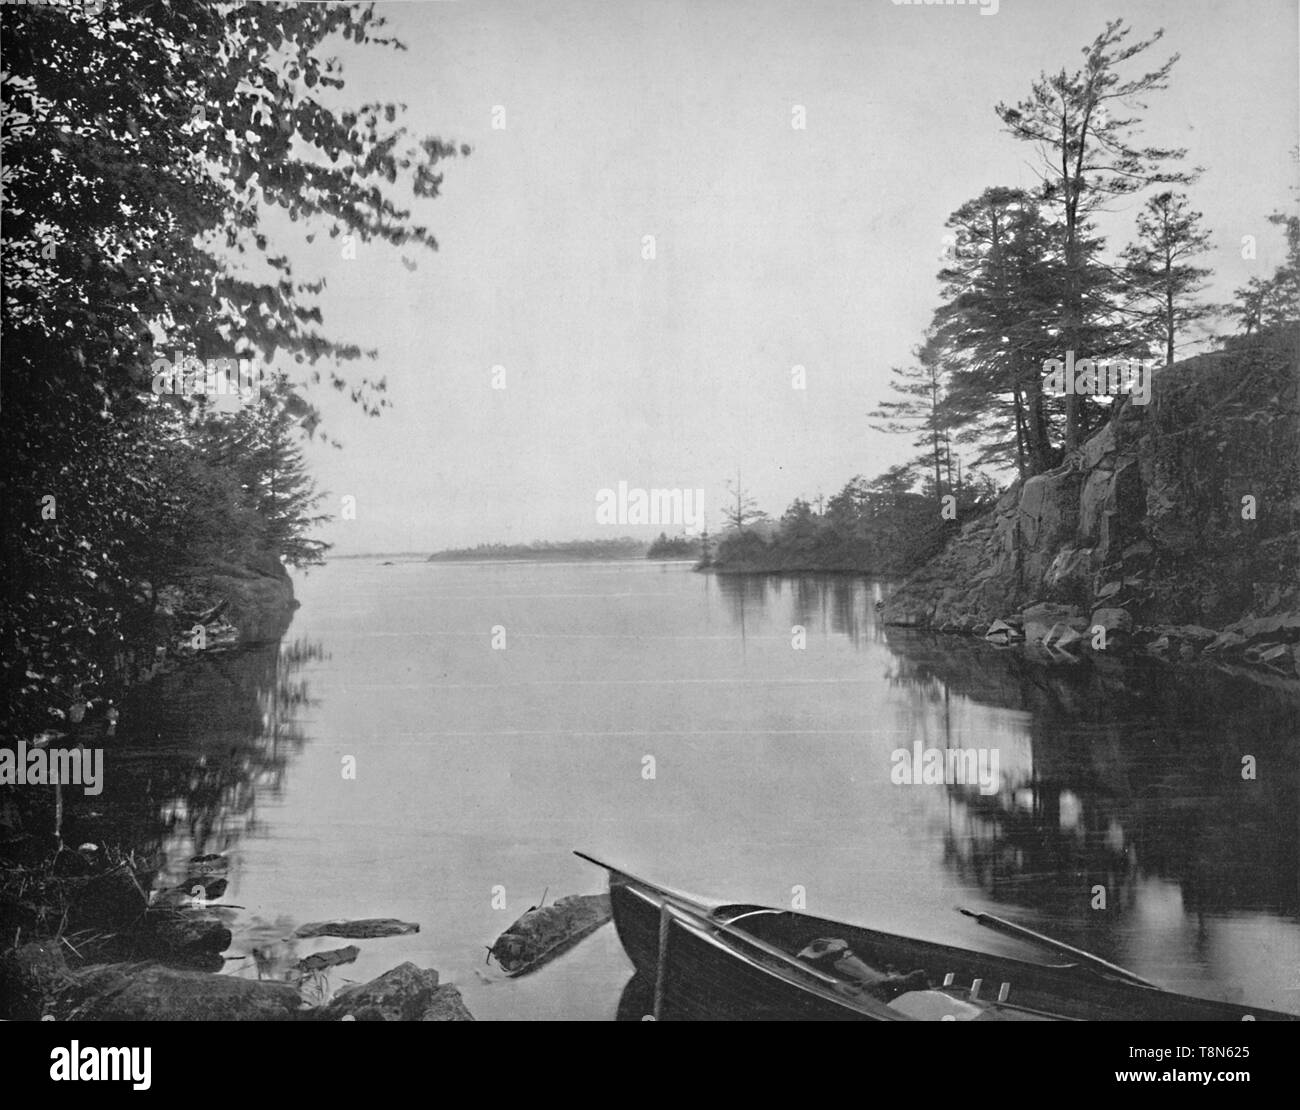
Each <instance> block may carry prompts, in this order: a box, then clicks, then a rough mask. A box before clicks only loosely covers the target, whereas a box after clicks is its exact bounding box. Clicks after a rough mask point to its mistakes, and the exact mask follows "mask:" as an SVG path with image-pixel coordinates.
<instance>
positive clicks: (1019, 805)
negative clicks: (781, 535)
mask: <svg viewBox="0 0 1300 1110" xmlns="http://www.w3.org/2000/svg"><path fill="white" fill-rule="evenodd" d="M719 586H720V588H721V590H722V592H723V595H724V596H725V597H727V599H728V602H729V605H730V610H731V613H732V615H733V619H734V620H735V621H736V622H737V623H738V624H742V625H743V626H746V627H747V628H748V629H750V630H753V629H755V628H758V627H760V626H761V625H762V624H763V623H764V614H763V611H764V610H765V609H767V610H771V612H769V613H768V614H767V617H766V620H767V623H769V624H773V625H777V626H780V625H783V624H784V620H785V619H788V620H790V621H791V622H792V623H800V624H805V625H807V626H808V627H809V629H810V630H811V629H812V628H814V627H817V628H821V629H823V630H826V629H828V630H830V632H832V633H834V634H838V635H841V636H844V637H846V638H847V639H848V640H849V641H851V642H852V643H853V644H854V646H855V647H856V648H858V649H859V650H862V649H863V648H864V645H867V644H881V645H883V646H884V647H886V648H887V651H888V656H887V658H888V669H887V671H886V675H885V678H886V681H887V683H888V685H889V687H890V688H891V689H892V690H894V691H895V701H896V702H897V703H898V704H900V705H901V706H902V707H903V708H902V711H901V712H900V713H898V714H897V719H898V720H899V721H901V722H902V723H903V727H904V733H905V735H904V736H902V737H900V739H899V740H898V741H897V743H898V745H899V747H900V748H907V747H908V746H909V745H911V744H919V745H920V747H921V748H923V749H931V748H937V749H953V748H979V749H984V748H987V747H993V746H995V747H996V748H997V749H998V752H999V755H1000V760H999V763H1000V783H999V785H998V787H997V789H996V790H995V791H994V792H992V793H982V792H981V791H980V789H979V788H978V786H977V785H973V784H961V783H950V784H948V785H946V786H943V787H936V788H935V789H934V790H933V791H932V792H931V793H930V794H929V798H931V799H933V801H934V809H935V811H936V812H935V813H934V817H935V820H936V821H938V822H941V824H942V831H941V835H940V836H938V837H936V843H937V845H938V850H939V851H940V852H941V854H942V863H943V865H944V867H945V868H947V869H948V870H949V871H950V872H951V873H952V874H953V875H954V876H955V877H956V878H957V879H958V880H960V881H961V882H962V883H963V884H964V885H967V886H969V887H971V888H974V889H976V890H979V891H980V892H982V893H983V895H984V896H985V897H986V898H987V899H988V901H990V902H995V903H1000V904H1003V905H1008V906H1012V907H1016V912H1017V913H1018V914H1019V915H1020V917H1021V918H1022V919H1025V920H1031V921H1032V920H1038V921H1041V922H1050V923H1051V925H1052V928H1051V930H1050V931H1053V932H1055V933H1056V934H1058V935H1060V936H1061V937H1062V939H1065V940H1068V941H1072V942H1073V943H1078V944H1082V945H1084V946H1086V947H1090V948H1092V949H1094V950H1097V951H1100V952H1101V953H1102V954H1103V955H1109V956H1112V957H1115V956H1121V955H1123V953H1124V951H1125V945H1126V944H1129V943H1132V935H1131V934H1132V930H1133V929H1135V928H1136V927H1137V926H1136V921H1137V920H1138V919H1143V918H1150V917H1157V918H1161V919H1168V918H1169V917H1170V914H1171V910H1173V912H1174V913H1175V914H1176V915H1180V916H1181V917H1182V919H1184V920H1186V921H1188V923H1189V924H1191V925H1192V926H1193V928H1194V930H1195V931H1196V933H1197V935H1198V936H1199V937H1200V941H1199V942H1198V943H1204V942H1205V935H1204V934H1205V932H1206V929H1207V921H1208V920H1209V919H1210V918H1212V917H1216V916H1218V917H1225V916H1234V915H1235V916H1239V917H1245V916H1249V915H1252V914H1260V915H1264V916H1265V917H1266V918H1271V919H1273V920H1275V921H1278V922H1279V924H1280V923H1281V922H1283V921H1285V922H1287V924H1288V925H1293V924H1294V923H1295V920H1296V917H1297V915H1300V688H1298V687H1297V685H1296V684H1295V683H1283V682H1272V683H1270V682H1267V681H1263V682H1261V681H1260V680H1258V679H1257V678H1255V677H1254V676H1250V675H1245V674H1240V673H1229V672H1226V671H1222V670H1218V669H1213V668H1210V667H1201V668H1195V669H1193V668H1189V667H1181V668H1173V667H1169V666H1167V665H1164V664H1162V663H1159V662H1157V661H1154V660H1151V661H1148V660H1132V661H1130V662H1128V663H1124V664H1120V663H1116V662H1113V661H1103V662H1101V663H1094V662H1083V663H1080V664H1078V665H1075V666H1072V667H1061V666H1050V665H1047V664H1046V663H1044V662H1041V661H1037V660H1035V659H1033V658H1030V657H1026V655H1025V654H1024V653H1023V652H1020V651H999V650H996V649H992V648H990V647H989V646H987V645H985V644H982V643H979V642H976V641H972V640H969V639H966V638H960V637H951V636H940V635H931V634H921V633H914V632H909V631H903V630H895V629H885V628H882V627H880V626H879V625H878V623H877V622H876V620H875V611H874V604H873V598H872V590H871V587H870V584H868V583H866V582H863V581H860V580H852V579H845V578H835V577H826V576H812V575H809V576H802V577H799V578H796V579H794V580H793V581H790V580H787V581H785V582H784V583H781V582H779V581H778V580H774V579H768V578H753V579H739V580H738V579H726V578H722V579H720V580H719ZM782 613H785V614H787V617H786V618H784V619H783V618H782V616H781V615H780V614H782ZM864 665H867V666H870V665H871V663H870V662H868V660H867V659H866V658H865V657H864ZM990 708H991V709H993V710H995V711H1000V713H998V714H996V715H995V718H994V720H995V724H996V727H994V728H993V729H990V728H989V710H990ZM1252 771H1253V777H1252ZM1243 772H1244V773H1243ZM1170 895H1173V896H1174V897H1175V898H1176V899H1177V908H1176V909H1174V908H1173V907H1170V905H1169V898H1170ZM1129 918H1133V919H1134V922H1133V923H1130V924H1128V925H1126V924H1125V921H1126V920H1127V919H1129ZM1293 939H1294V938H1293V937H1292V940H1293Z"/></svg>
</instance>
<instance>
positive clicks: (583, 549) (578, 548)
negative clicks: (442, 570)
mask: <svg viewBox="0 0 1300 1110" xmlns="http://www.w3.org/2000/svg"><path fill="white" fill-rule="evenodd" d="M646 548H647V544H646V542H645V541H644V540H638V539H633V538H632V537H631V536H620V537H619V538H618V539H609V540H560V541H558V542H557V541H550V540H534V541H533V542H532V543H480V544H477V545H475V546H474V547H451V548H447V549H446V550H445V551H435V552H434V553H433V554H432V555H430V556H429V562H431V563H438V562H457V561H465V560H471V559H480V560H481V559H541V560H544V559H639V558H640V557H641V556H643V555H645V553H646Z"/></svg>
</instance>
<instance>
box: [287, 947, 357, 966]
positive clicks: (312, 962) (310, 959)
mask: <svg viewBox="0 0 1300 1110" xmlns="http://www.w3.org/2000/svg"><path fill="white" fill-rule="evenodd" d="M359 955H361V949H360V948H358V947H357V946H356V945H355V944H349V945H348V946H347V947H346V948H331V949H329V950H328V951H326V952H313V953H312V954H311V955H310V956H304V957H303V958H302V959H301V960H299V961H298V966H297V970H299V971H301V972H304V973H310V972H313V971H324V970H325V969H326V968H327V967H337V966H338V965H339V964H350V963H352V962H353V960H355V959H356V958H357V957H358V956H359Z"/></svg>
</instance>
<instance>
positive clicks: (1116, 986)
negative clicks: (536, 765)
mask: <svg viewBox="0 0 1300 1110" xmlns="http://www.w3.org/2000/svg"><path fill="white" fill-rule="evenodd" d="M609 870H610V900H611V906H612V909H613V914H614V924H615V928H616V929H617V931H618V936H619V939H620V941H621V942H622V944H623V948H624V950H625V951H626V952H627V954H628V957H629V959H631V961H632V963H633V964H634V965H635V966H636V969H637V977H638V980H639V981H640V985H641V986H642V987H644V988H645V993H644V998H645V1003H646V1006H647V1007H648V1014H645V1015H641V1016H650V1015H653V1016H656V1017H657V1018H658V1019H659V1020H688V1021H734V1020H749V1021H754V1020H760V1021H761V1020H781V1021H791V1020H805V1021H806V1020H815V1021H891V1020H911V1017H910V1016H909V1014H908V1013H907V1012H904V1010H902V1009H900V1008H899V1007H897V1006H890V1005H887V1004H886V1003H884V1002H883V1001H881V1000H879V999H876V998H871V997H864V995H863V993H862V992H861V991H859V990H840V989H837V988H836V987H835V986H829V987H828V986H827V985H826V983H825V982H822V981H818V980H816V979H815V978H813V975H814V973H812V972H809V973H808V974H806V975H805V974H802V973H801V971H800V966H801V964H800V961H797V960H791V959H788V960H787V963H788V964H793V965H794V966H793V968H792V967H790V966H783V964H782V962H781V961H780V960H779V959H772V958H770V957H769V955H768V954H769V953H770V952H771V951H773V950H775V949H780V950H781V951H782V952H785V953H789V954H790V955H791V956H793V955H794V954H795V953H798V952H799V951H800V950H802V948H803V947H804V946H805V945H807V944H809V943H811V942H812V941H813V940H815V939H818V938H825V937H834V938H840V939H843V940H845V941H847V943H848V944H849V946H850V947H851V949H852V950H853V952H855V953H856V954H857V955H858V956H860V957H862V958H863V959H864V960H865V961H866V962H867V963H868V964H869V965H871V966H873V967H877V968H880V969H887V970H889V971H892V972H897V973H900V974H906V973H908V972H912V971H916V970H918V969H921V970H924V971H925V973H926V977H927V979H929V980H930V982H931V984H932V985H933V986H936V987H937V986H939V985H940V984H943V983H945V982H947V983H949V984H950V986H949V988H948V991H947V995H948V996H949V997H954V998H955V997H960V998H961V999H963V1000H964V1001H968V1002H971V1003H973V1004H974V1005H975V1006H977V1007H978V1009H979V1010H980V1014H979V1017H980V1018H981V1019H983V1020H1058V1021H1243V1020H1255V1021H1297V1020H1300V1015H1294V1014H1284V1013H1278V1012H1276V1011H1270V1010H1265V1009H1262V1008H1259V1007H1250V1006H1240V1005H1236V1004H1233V1003H1227V1002H1216V1001H1212V1000H1209V999H1201V998H1195V997H1192V996H1188V995H1180V994H1175V993H1173V992H1170V991H1164V990H1158V989H1154V988H1150V987H1143V986H1138V985H1135V984H1130V983H1127V982H1123V981H1119V980H1116V979H1114V978H1111V977H1109V976H1104V975H1100V974H1098V973H1097V972H1095V971H1093V970H1091V969H1089V968H1087V967H1085V966H1080V965H1077V964H1059V965H1048V964H1037V963H1031V962H1028V961H1024V960H1017V959H1011V958H1009V957H1003V956H995V955H991V954H987V953H981V952H974V951H970V950H967V949H962V948H955V947H952V946H949V945H942V944H935V943H932V942H929V941H921V940H915V939H912V938H909V937H902V936H897V935H894V934H890V933H881V932H877V931H875V930H870V929H863V928H860V927H857V926H852V925H846V924H844V923H842V922H836V921H829V920H826V919H824V918H817V917H812V916H809V915H807V914H800V913H793V912H789V911H780V910H773V909H768V908H765V907H750V906H720V907H713V908H709V907H707V906H704V905H701V904H699V903H696V902H693V901H692V900H691V899H689V898H687V897H686V896H683V895H680V894H677V893H676V892H673V891H671V890H668V889H667V888H663V887H658V886H655V885H654V884H651V883H647V882H645V881H644V880H641V879H636V878H634V877H632V876H628V875H626V874H624V873H622V872H619V871H616V870H614V869H612V868H611V869H609ZM665 905H667V906H668V907H669V912H668V915H667V916H668V921H667V927H666V931H665V922H664V916H665V915H664V906H665ZM751 936H752V937H753V938H754V940H755V943H757V944H760V945H764V946H766V947H765V948H764V949H763V950H756V949H755V947H754V945H753V944H751V943H749V942H748V941H747V937H751ZM661 946H662V948H663V950H664V952H665V953H666V958H665V959H664V961H663V963H664V973H663V974H662V975H660V966H659V965H660V962H661V961H660V951H661ZM650 985H653V986H654V989H653V991H651V989H650ZM999 996H1001V997H1000V998H999ZM936 1020H937V1019H936Z"/></svg>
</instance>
